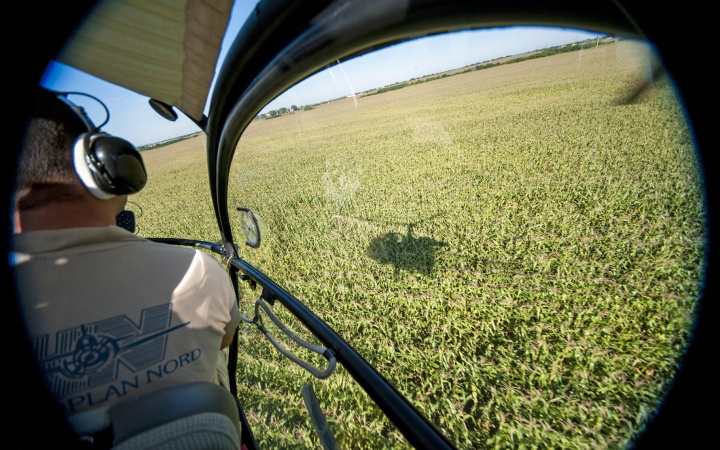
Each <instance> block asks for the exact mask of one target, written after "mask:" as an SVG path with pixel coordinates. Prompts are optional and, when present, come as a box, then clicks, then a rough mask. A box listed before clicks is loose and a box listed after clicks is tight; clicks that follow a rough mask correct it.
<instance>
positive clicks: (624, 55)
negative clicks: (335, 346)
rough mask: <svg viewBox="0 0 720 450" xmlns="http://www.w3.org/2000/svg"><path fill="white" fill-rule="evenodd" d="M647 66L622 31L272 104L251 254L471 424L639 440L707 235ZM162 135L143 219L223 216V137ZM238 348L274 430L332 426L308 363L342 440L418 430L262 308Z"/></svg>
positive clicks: (282, 438)
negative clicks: (210, 168) (316, 413)
mask: <svg viewBox="0 0 720 450" xmlns="http://www.w3.org/2000/svg"><path fill="white" fill-rule="evenodd" d="M647 66H648V54H647V51H646V49H645V48H644V47H642V46H640V45H639V44H636V43H633V42H629V41H623V42H618V43H614V44H608V45H604V46H600V47H599V48H597V49H589V50H582V51H577V52H572V53H566V54H559V55H555V56H550V57H545V58H539V59H534V60H529V61H524V62H520V63H515V64H509V65H505V66H499V67H494V68H491V69H486V70H481V71H475V72H470V73H465V74H460V75H456V76H452V77H448V78H445V79H439V80H435V81H431V82H426V83H422V84H419V85H413V86H407V87H405V88H403V89H400V90H395V91H391V92H385V93H382V94H378V95H373V96H370V97H366V98H364V97H360V98H358V99H356V100H357V103H355V101H354V100H353V99H343V100H339V101H335V102H332V103H329V104H325V105H321V106H318V107H316V108H315V109H313V110H311V111H303V112H297V113H295V114H290V115H286V116H283V117H280V118H278V119H276V120H271V121H262V120H260V121H254V122H253V123H252V124H251V125H250V127H249V128H248V130H247V131H246V132H245V135H244V136H243V138H242V140H241V141H240V144H239V146H238V151H237V153H236V156H235V161H234V164H233V171H232V173H231V184H230V205H231V208H232V209H233V211H234V207H235V206H238V205H242V206H246V207H249V208H252V209H253V210H254V211H256V212H257V213H259V214H260V216H261V217H262V218H263V219H264V221H265V222H266V224H267V227H268V233H267V236H266V238H265V241H264V243H263V245H262V247H261V248H259V249H257V250H252V249H250V248H248V247H244V246H241V252H242V256H243V257H244V258H246V259H247V260H248V261H250V262H251V263H252V264H254V265H256V266H257V267H259V268H261V269H262V270H264V271H265V272H266V273H267V274H269V275H270V276H271V277H273V278H274V279H275V280H276V281H277V282H279V283H280V284H282V285H283V286H285V287H286V289H287V290H288V291H289V292H291V293H292V294H294V295H295V296H296V297H298V298H299V299H300V300H302V301H303V302H305V303H306V304H307V305H308V306H309V307H310V308H311V309H313V310H314V311H315V312H316V313H317V314H318V316H320V317H321V318H322V319H323V320H325V321H326V322H327V323H328V324H329V325H330V326H332V327H333V328H334V329H335V330H337V331H338V332H339V333H340V335H341V336H343V337H344V338H345V339H346V340H347V341H348V342H350V343H352V344H353V345H354V346H355V347H356V348H357V350H358V351H359V352H360V353H361V354H362V355H364V356H365V358H366V359H367V360H368V361H370V362H371V363H372V364H374V365H375V366H376V367H377V368H378V369H379V370H380V372H381V373H383V374H384V375H385V376H386V377H387V378H388V379H389V380H390V381H391V382H392V383H394V384H395V386H397V387H398V389H399V390H400V391H401V392H403V393H404V394H405V395H406V396H407V397H408V398H410V399H411V400H412V401H413V402H414V403H415V404H416V405H417V406H418V407H419V408H420V409H421V410H422V411H423V412H424V413H425V414H426V415H427V416H428V417H429V418H430V419H431V420H432V421H433V422H435V423H436V424H438V426H440V427H441V428H442V429H443V430H444V431H445V432H446V433H447V434H448V435H449V436H450V437H451V439H452V440H453V441H454V442H456V443H457V445H458V446H459V447H461V448H484V447H489V448H493V447H495V448H506V447H511V448H607V447H610V448H618V447H623V446H626V445H627V444H628V443H629V442H630V440H631V439H632V437H633V436H634V434H635V433H636V432H637V431H638V430H640V429H641V428H642V426H643V424H644V423H645V421H646V420H647V418H648V417H649V415H651V414H652V412H653V410H654V408H655V406H656V405H657V404H658V403H659V402H660V401H661V399H662V395H663V393H664V392H665V390H666V389H667V387H668V384H669V382H670V381H671V380H672V376H673V373H674V371H675V370H676V369H677V365H678V359H679V357H680V355H681V353H682V351H683V349H684V346H685V343H686V342H687V339H688V335H689V330H690V327H691V324H692V320H693V311H694V307H695V304H696V299H697V297H698V294H699V291H700V289H701V279H702V262H703V258H704V254H703V252H704V239H705V224H704V220H705V218H704V209H703V204H702V201H703V200H702V195H701V192H702V189H701V180H700V179H699V175H698V167H697V162H696V160H695V155H694V150H693V146H692V138H691V135H690V133H689V131H688V127H687V125H686V123H685V121H684V117H683V111H682V108H681V106H680V105H679V103H678V101H677V100H676V99H675V97H674V95H673V91H672V88H671V86H670V85H669V84H668V83H667V82H663V83H658V84H657V85H656V86H655V87H654V88H652V89H650V90H649V91H647V92H646V93H645V94H643V96H642V97H641V99H640V100H639V101H638V102H637V103H635V104H632V105H624V106H620V105H618V103H617V101H618V100H619V99H621V98H622V97H623V95H626V94H627V93H629V92H630V91H631V90H632V89H633V87H634V86H636V85H637V84H638V83H639V82H640V81H641V74H643V73H645V70H646V68H647ZM143 157H144V158H145V160H146V164H147V167H148V172H149V177H150V178H149V179H150V181H149V184H148V186H147V188H146V189H145V190H144V191H143V192H142V193H140V194H138V195H136V196H135V197H134V198H133V199H131V200H133V201H135V202H136V203H138V204H139V205H140V206H141V207H142V209H143V211H144V215H143V217H142V218H140V219H139V220H138V223H139V226H140V234H141V235H144V236H165V237H171V236H172V237H187V238H196V239H204V240H217V239H218V238H219V235H218V232H217V229H216V225H215V220H214V214H213V211H212V204H211V200H210V194H209V189H208V187H207V168H206V166H205V162H204V160H205V153H204V137H203V136H199V137H197V138H192V139H189V140H185V141H182V142H179V143H177V144H173V145H170V146H167V147H163V148H160V149H157V150H151V151H146V152H143ZM231 216H232V217H233V218H235V219H239V217H238V216H237V213H236V212H232V213H231ZM239 230H240V228H239V220H236V222H235V230H234V233H235V234H236V240H238V241H240V242H242V241H243V238H242V236H241V234H240V231H239ZM243 289H244V292H243V302H244V304H245V305H250V304H251V303H252V300H253V299H254V297H256V296H257V295H259V292H251V291H250V290H249V289H247V288H243ZM274 310H276V311H280V312H281V314H280V316H281V317H283V318H285V319H286V320H287V321H288V323H290V324H292V328H294V329H296V330H299V329H300V327H299V326H296V322H294V321H293V320H291V319H290V318H288V315H287V314H282V307H281V306H279V305H277V306H275V308H274ZM244 311H245V313H246V314H247V315H250V314H251V312H250V308H249V306H248V307H246V308H244ZM266 322H267V323H269V321H266ZM270 331H271V332H273V335H274V336H275V337H279V335H280V333H279V332H277V331H276V330H275V329H274V327H270ZM287 341H288V340H287V339H285V340H283V342H285V343H286V344H287V346H288V347H290V348H293V349H294V347H293V346H292V345H290V344H289V343H288V342H287ZM298 353H300V354H303V355H305V353H303V352H301V351H299V352H298ZM310 359H311V360H312V361H314V362H316V363H317V364H319V365H322V364H323V360H322V359H313V358H310ZM239 361H240V368H239V371H238V381H239V385H240V388H239V389H240V398H241V400H242V401H243V402H244V405H245V407H246V409H247V410H248V416H249V420H250V421H251V424H252V425H253V427H254V431H255V433H256V438H257V439H258V441H259V443H260V444H261V446H262V447H264V448H280V447H282V448H319V443H318V440H317V438H316V435H315V432H314V431H313V429H312V426H311V422H310V418H309V416H308V414H307V411H306V410H305V407H304V404H303V400H302V396H301V394H300V388H301V387H302V385H303V384H305V383H308V382H309V383H312V384H313V385H314V387H315V389H316V392H317V394H318V398H319V399H320V402H321V405H322V408H323V410H324V411H325V413H326V415H327V417H328V420H329V422H330V426H331V429H332V431H333V433H334V434H335V436H336V438H337V439H338V441H339V443H340V444H341V446H342V447H343V448H389V447H392V448H402V447H407V443H406V442H405V441H404V440H403V438H402V437H401V436H400V434H399V433H398V432H397V431H396V430H395V428H394V427H393V426H392V425H391V424H390V423H389V422H388V421H387V420H386V419H385V418H384V417H383V415H382V413H381V412H380V411H379V410H378V409H377V408H376V407H375V406H374V404H373V403H372V401H370V399H369V398H368V397H367V396H366V395H365V394H364V393H363V392H362V390H361V389H360V388H359V387H358V385H357V384H356V383H355V382H354V381H353V380H352V379H351V378H350V377H349V376H348V374H347V373H346V372H345V371H344V370H343V369H342V368H339V369H338V371H337V372H336V373H335V374H334V375H333V376H331V377H330V378H329V379H328V380H326V381H318V380H314V379H312V377H311V376H310V375H309V374H307V373H306V372H304V371H303V369H301V368H299V367H297V366H295V365H294V364H293V363H292V362H290V361H289V360H286V359H284V358H283V357H281V356H280V355H279V354H278V353H277V352H276V351H275V350H274V349H273V348H272V347H271V345H270V344H269V343H268V342H266V341H265V340H264V338H263V337H262V335H261V334H260V333H259V332H258V331H257V330H256V329H255V328H254V327H244V328H242V333H241V339H240V356H239Z"/></svg>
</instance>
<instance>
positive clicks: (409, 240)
mask: <svg viewBox="0 0 720 450" xmlns="http://www.w3.org/2000/svg"><path fill="white" fill-rule="evenodd" d="M418 223H419V222H415V223H408V224H407V235H403V234H401V233H394V232H388V233H385V234H383V235H382V236H378V237H376V238H373V239H372V240H371V241H370V245H368V256H370V257H371V258H372V259H374V260H375V261H377V262H379V263H380V264H392V265H393V267H394V268H395V272H394V274H395V276H398V275H399V274H400V271H401V270H406V271H408V272H419V273H421V274H423V275H428V274H430V273H431V272H432V271H433V268H434V267H435V250H436V249H437V248H438V247H445V246H447V244H446V243H444V242H442V241H438V240H436V239H433V238H430V237H422V236H421V237H417V236H414V235H413V229H414V228H415V226H416V225H417V224H418Z"/></svg>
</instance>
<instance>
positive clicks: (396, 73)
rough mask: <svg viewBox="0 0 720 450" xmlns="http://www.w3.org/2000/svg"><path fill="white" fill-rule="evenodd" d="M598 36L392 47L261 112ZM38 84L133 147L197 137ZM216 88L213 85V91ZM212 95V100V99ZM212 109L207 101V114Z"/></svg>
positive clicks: (92, 88)
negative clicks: (65, 96)
mask: <svg viewBox="0 0 720 450" xmlns="http://www.w3.org/2000/svg"><path fill="white" fill-rule="evenodd" d="M256 3H257V0H236V1H235V5H234V6H233V10H232V13H231V16H230V21H229V24H228V30H227V31H226V33H225V38H224V39H223V43H222V46H221V48H220V56H219V58H218V64H217V67H216V74H217V71H219V70H220V67H221V65H222V62H223V60H224V59H225V55H226V54H227V51H228V49H229V48H230V46H231V45H232V41H233V39H234V37H235V36H236V35H237V33H238V32H239V30H240V28H241V27H242V24H243V23H244V22H245V20H246V19H247V17H248V16H249V14H250V12H251V11H252V10H253V8H254V7H255V4H256ZM595 36H598V34H597V33H590V32H585V31H579V30H571V29H560V28H543V27H510V28H495V29H486V30H476V31H462V32H455V33H450V34H443V35H438V36H432V37H426V38H422V39H418V40H415V41H411V42H405V43H402V44H398V45H395V46H391V47H388V48H385V49H382V50H379V51H376V52H373V53H370V54H367V55H363V56H360V57H358V58H355V59H352V60H350V61H345V62H343V63H342V64H339V65H335V66H333V67H330V68H329V69H325V70H324V71H322V72H319V73H317V74H315V75H313V76H311V77H309V78H307V79H305V80H304V81H302V82H300V83H299V84H297V85H295V86H294V87H292V88H291V89H289V90H288V91H286V92H285V93H283V94H281V95H280V96H279V97H277V98H276V99H275V100H273V101H272V102H270V103H269V104H268V105H267V106H266V107H264V108H263V109H262V112H266V111H269V110H271V109H277V108H279V107H283V106H285V107H289V106H291V105H296V106H302V105H306V104H311V103H318V102H321V101H324V100H330V99H333V98H338V97H344V96H347V95H350V94H352V93H356V92H362V91H365V90H368V89H372V88H378V87H382V86H385V85H388V84H392V83H395V82H398V81H405V80H409V79H411V78H417V77H421V76H424V75H430V74H434V73H438V72H443V71H446V70H450V69H455V68H459V67H463V66H466V65H469V64H473V63H477V62H482V61H486V60H490V59H494V58H499V57H503V56H509V55H516V54H519V53H525V52H528V51H532V50H537V49H542V48H544V47H552V46H555V45H562V44H567V43H571V42H576V41H581V40H584V39H588V38H592V37H595ZM41 84H42V85H43V86H44V87H46V88H48V89H52V90H56V91H63V92H69V91H78V92H83V93H86V94H90V95H93V96H95V97H98V98H99V99H100V100H102V101H103V102H104V103H105V104H106V105H107V107H108V109H109V110H110V121H109V123H108V124H107V125H105V126H104V127H103V130H104V131H106V132H107V133H110V134H112V135H115V136H119V137H122V138H124V139H127V140H128V141H130V142H132V143H133V144H135V145H136V146H141V145H146V144H152V143H155V142H160V141H163V140H166V139H171V138H174V137H177V136H182V135H186V134H190V133H193V132H196V131H198V130H199V129H198V127H197V125H195V124H194V123H193V122H192V121H190V120H189V119H188V118H187V117H185V116H184V115H183V114H181V113H180V114H178V120H177V121H175V122H170V121H168V120H165V119H163V118H162V117H160V116H159V115H158V114H157V113H156V112H155V111H153V110H152V109H151V108H150V105H149V104H148V98H147V97H145V96H142V95H139V94H136V93H134V92H132V91H129V90H127V89H125V88H122V87H120V86H117V85H114V84H111V83H108V82H106V81H103V80H101V79H99V78H96V77H94V76H91V75H88V74H86V73H84V72H81V71H79V70H76V69H74V68H72V67H69V66H66V65H64V64H61V63H57V62H52V63H50V65H49V66H48V68H47V70H46V72H45V75H44V76H43V80H42V81H41ZM213 86H214V80H213V84H212V86H211V88H210V89H211V92H212V88H213ZM209 98H210V96H208V99H209ZM69 99H70V100H71V101H73V102H75V103H77V104H78V105H81V106H83V107H84V108H85V109H86V111H87V112H88V114H89V115H90V118H91V119H92V120H93V122H95V123H96V124H100V123H102V122H103V121H104V120H105V113H104V110H103V109H102V107H101V106H100V105H98V104H97V103H96V102H95V101H93V100H91V99H88V98H86V97H81V96H70V97H69ZM208 110H209V101H208V103H207V104H206V105H205V113H206V114H207V112H208Z"/></svg>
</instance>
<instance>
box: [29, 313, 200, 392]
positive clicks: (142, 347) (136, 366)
mask: <svg viewBox="0 0 720 450" xmlns="http://www.w3.org/2000/svg"><path fill="white" fill-rule="evenodd" d="M171 319H172V303H167V304H165V305H159V306H153V307H150V308H145V309H143V310H142V312H141V314H140V323H139V325H136V324H135V322H133V321H132V320H131V319H130V318H129V317H128V316H126V315H120V316H115V317H110V318H108V319H103V320H99V321H96V322H91V323H86V324H81V325H78V326H76V327H73V328H69V329H65V330H61V331H58V332H57V333H56V334H55V339H54V342H51V339H50V335H49V334H45V335H42V336H37V337H35V338H33V348H34V350H35V355H36V357H37V359H38V361H39V362H40V365H41V367H42V369H43V371H44V372H45V374H46V377H47V379H48V382H49V385H50V389H51V390H52V391H53V392H54V393H55V395H57V396H59V397H65V396H67V395H69V394H72V393H74V392H78V391H81V390H87V389H92V388H94V387H97V386H101V385H104V384H107V383H111V382H113V381H115V380H116V379H117V378H118V370H119V368H120V365H123V366H124V367H126V368H127V369H129V370H130V371H131V372H133V373H137V372H139V371H141V370H143V369H146V368H148V367H150V366H152V365H154V364H157V363H159V362H161V361H163V360H164V359H165V348H166V347H167V339H168V334H169V333H172V332H173V331H175V330H177V329H179V328H182V327H184V326H186V325H188V324H189V323H190V322H186V323H182V324H179V325H175V326H170V321H171ZM51 349H52V350H51Z"/></svg>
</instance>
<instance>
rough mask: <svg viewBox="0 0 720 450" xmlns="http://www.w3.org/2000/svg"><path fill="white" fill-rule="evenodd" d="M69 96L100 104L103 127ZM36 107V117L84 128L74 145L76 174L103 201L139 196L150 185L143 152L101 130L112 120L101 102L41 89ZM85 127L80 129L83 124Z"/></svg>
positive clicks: (77, 93)
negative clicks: (141, 153)
mask: <svg viewBox="0 0 720 450" xmlns="http://www.w3.org/2000/svg"><path fill="white" fill-rule="evenodd" d="M68 94H76V95H83V96H86V97H90V98H93V99H95V100H96V101H98V102H99V103H100V104H101V105H102V106H103V108H105V111H106V113H107V119H106V120H105V122H103V123H102V124H101V125H100V126H99V127H96V126H95V124H93V122H92V121H91V120H90V118H89V117H88V116H87V114H86V113H85V110H84V109H83V108H82V107H79V106H77V105H75V104H74V103H72V102H71V101H70V100H68V99H67V96H68ZM39 95H40V97H39V102H37V103H36V114H35V116H36V117H42V118H48V119H51V120H55V121H57V122H60V123H63V124H73V125H76V128H78V129H80V127H82V128H84V129H85V130H86V131H84V132H82V133H80V135H79V136H78V137H77V138H76V139H75V143H74V145H73V166H74V168H75V173H77V175H78V177H79V178H80V181H81V182H82V184H83V185H84V186H85V187H86V188H87V190H88V191H89V192H90V193H91V194H92V195H93V196H95V197H97V198H99V199H101V200H107V199H109V198H112V197H114V196H118V195H129V194H134V193H136V192H139V191H140V190H141V189H142V188H143V187H145V183H146V182H147V172H146V171H145V165H144V164H143V160H142V156H140V152H139V151H138V150H137V149H136V148H135V146H133V145H132V144H131V143H130V142H128V141H126V140H124V139H121V138H118V137H114V136H111V135H109V134H107V133H105V132H103V131H101V130H100V128H101V127H102V126H103V125H105V124H106V123H107V122H108V120H110V112H109V111H108V109H107V107H106V106H105V104H104V103H102V102H101V101H100V100H98V99H97V98H95V97H93V96H91V95H88V94H83V93H80V92H54V91H50V90H48V89H45V88H41V92H40V94H39ZM78 120H79V121H80V123H82V125H80V123H79V122H78Z"/></svg>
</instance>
